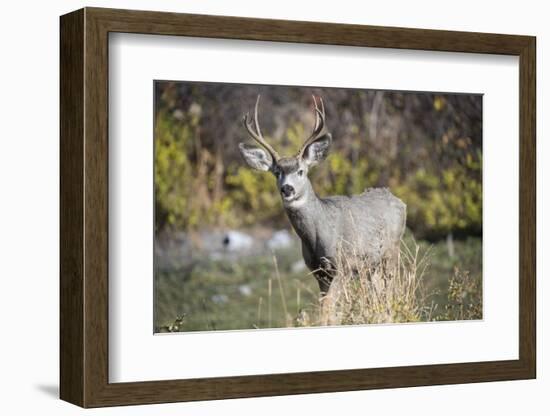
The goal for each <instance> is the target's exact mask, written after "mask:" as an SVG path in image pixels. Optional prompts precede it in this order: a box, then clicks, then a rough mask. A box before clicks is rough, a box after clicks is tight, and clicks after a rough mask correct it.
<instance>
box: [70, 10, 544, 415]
mask: <svg viewBox="0 0 550 416" xmlns="http://www.w3.org/2000/svg"><path fill="white" fill-rule="evenodd" d="M60 29H61V44H60V47H61V50H60V55H61V60H60V64H61V92H60V94H61V95H60V101H61V104H60V105H61V120H60V125H61V128H60V129H61V155H60V160H61V178H60V187H61V200H60V204H61V213H60V217H61V218H60V222H61V229H60V233H61V242H60V245H61V246H60V262H61V267H60V279H61V283H60V380H61V381H60V384H61V385H60V396H61V399H63V400H66V401H68V402H71V403H74V404H77V405H79V406H82V407H100V406H114V405H130V404H146V403H163V402H178V401H191V400H212V399H226V398H237V397H257V396H270V395H287V394H303V393H321V392H337V391H351V390H363V389H378V388H396V387H409V386H424V385H439V384H453V383H474V382H486V381H498V380H518V379H529V378H535V376H536V333H535V330H536V329H535V328H536V326H535V319H536V317H535V311H536V305H535V298H536V296H535V293H536V291H535V282H536V276H535V264H536V259H535V252H536V250H535V249H536V227H535V221H536V207H535V205H536V204H535V202H536V190H535V188H536V186H535V185H536V183H535V180H536V178H535V171H536V169H535V161H536V150H535V107H536V97H535V91H536V90H535V51H536V47H535V38H534V37H530V36H516V35H500V34H485V33H467V32H451V31H438V30H420V29H403V28H390V27H375V26H360V25H343V24H327V23H314V22H297V21H283V20H264V19H252V18H240V17H222V16H206V15H189V14H176V13H164V12H147V11H130V10H113V9H100V8H85V9H81V10H78V11H75V12H72V13H69V14H67V15H64V16H62V17H61V20H60ZM110 32H126V33H141V34H152V35H153V34H154V35H173V36H191V37H205V38H224V39H241V40H263V41H277V42H298V43H311V44H330V45H347V46H368V47H380V48H397V49H416V50H430V51H447V52H468V53H482V54H502V55H515V56H518V57H519V67H520V80H519V85H520V93H519V104H520V105H519V109H518V111H519V114H520V116H519V119H520V132H519V133H520V146H519V149H518V150H519V154H520V188H519V195H520V207H519V208H520V224H519V230H520V231H519V235H520V252H519V261H520V267H519V271H518V273H519V311H520V314H519V359H518V360H507V361H491V362H472V363H460V364H443V365H441V364H437V365H415V366H406V367H390V368H366V369H354V370H338V371H319V372H307V373H288V374H265V375H253V376H237V377H220V378H203V379H181V380H170V381H146V382H132V383H109V379H108V360H109V354H108V299H109V298H108V286H109V285H108V282H109V280H108V279H109V276H108V223H109V215H108V172H109V166H108V140H109V139H108V79H109V77H108V65H109V62H108V34H109V33H110Z"/></svg>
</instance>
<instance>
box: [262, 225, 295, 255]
mask: <svg viewBox="0 0 550 416" xmlns="http://www.w3.org/2000/svg"><path fill="white" fill-rule="evenodd" d="M292 241H293V239H292V235H291V234H290V232H288V231H287V230H279V231H275V232H274V233H273V236H272V237H271V238H270V239H269V240H267V246H268V247H269V248H270V249H271V250H280V249H283V248H288V247H290V246H292Z"/></svg>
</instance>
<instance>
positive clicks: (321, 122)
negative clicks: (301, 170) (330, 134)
mask: <svg viewBox="0 0 550 416" xmlns="http://www.w3.org/2000/svg"><path fill="white" fill-rule="evenodd" d="M312 97H313V106H314V109H315V125H314V126H313V132H312V133H311V136H309V138H308V139H307V140H306V141H305V142H304V144H303V145H302V148H301V149H300V151H299V152H298V154H297V157H299V158H300V157H302V156H303V155H304V152H305V150H306V148H307V147H308V146H309V145H310V144H311V143H313V142H314V141H315V140H317V139H318V138H319V137H320V136H321V135H322V134H323V133H324V129H325V105H324V104H323V99H322V98H321V97H319V103H320V104H321V108H319V107H318V106H317V99H316V98H315V95H312Z"/></svg>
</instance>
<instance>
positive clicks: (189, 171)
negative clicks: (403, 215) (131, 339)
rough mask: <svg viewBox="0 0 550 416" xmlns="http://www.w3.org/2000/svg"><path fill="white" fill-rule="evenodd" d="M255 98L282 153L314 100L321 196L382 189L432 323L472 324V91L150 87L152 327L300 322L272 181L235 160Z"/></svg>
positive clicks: (477, 173) (304, 273) (475, 253)
mask: <svg viewBox="0 0 550 416" xmlns="http://www.w3.org/2000/svg"><path fill="white" fill-rule="evenodd" d="M257 94H261V95H262V98H261V102H260V109H259V119H260V125H261V128H262V133H263V134H264V136H265V137H266V138H267V139H268V140H269V141H270V143H271V144H272V145H273V146H274V147H275V148H276V149H277V150H278V151H279V153H281V154H282V155H291V154H294V153H295V152H296V151H297V150H298V148H299V147H300V145H301V143H302V142H303V140H304V139H305V138H306V137H307V136H308V135H309V133H310V131H311V128H312V125H313V123H314V113H313V101H312V98H311V95H312V94H315V95H316V96H321V97H322V98H323V100H324V103H325V107H326V116H327V121H326V122H327V127H328V130H329V131H330V132H331V133H332V135H333V146H332V150H331V153H330V154H329V157H328V158H327V160H326V161H325V162H324V163H321V164H320V165H318V166H317V167H315V168H314V169H313V170H312V171H311V173H310V178H311V180H312V183H313V187H314V189H315V190H316V192H317V193H318V195H319V196H328V195H334V194H342V195H352V194H357V193H361V192H362V191H363V190H364V189H365V188H367V187H371V186H385V187H389V188H390V189H391V191H392V192H393V193H394V194H395V195H397V196H398V197H400V198H401V199H402V200H403V201H404V202H405V203H406V204H407V214H408V215H407V233H406V240H407V239H408V240H413V239H414V240H415V241H416V242H417V243H418V245H419V247H420V249H421V250H422V251H424V252H426V253H427V252H429V253H428V254H427V256H429V263H430V267H429V268H427V269H426V273H425V276H424V289H425V291H426V293H427V295H426V299H427V302H429V304H430V307H431V308H432V309H433V312H432V313H431V315H430V316H431V319H434V320H455V319H479V318H481V309H482V305H481V299H482V293H481V287H482V284H481V278H482V276H481V270H482V267H481V262H482V251H481V234H482V96H481V95H475V94H447V93H424V92H399V91H380V90H355V89H340V88H308V87H286V86H258V85H241V84H218V83H191V82H170V81H157V82H155V332H166V331H190V330H219V329H222V330H223V329H250V328H266V327H268V328H272V327H288V326H304V324H305V325H307V322H304V321H307V316H308V314H307V312H308V310H310V309H311V308H314V307H315V305H316V304H317V302H318V300H317V298H318V292H319V291H318V286H317V283H316V281H315V279H314V278H313V276H311V275H308V273H309V271H308V270H307V269H306V267H305V265H304V264H303V261H302V257H301V250H300V242H299V239H298V237H297V236H296V235H295V233H294V231H293V230H292V228H291V227H290V224H289V222H288V220H287V219H286V215H285V212H284V210H283V208H282V204H281V201H280V197H279V193H278V191H277V189H276V186H275V179H274V177H273V176H272V175H271V174H270V173H264V172H258V171H253V170H251V169H249V168H248V167H247V166H246V165H245V163H244V161H243V160H242V158H241V156H240V154H239V152H238V147H237V145H238V143H239V142H248V143H252V140H251V139H249V138H248V136H247V133H246V130H245V128H244V127H243V124H242V118H243V115H244V114H245V113H247V112H250V113H252V112H253V109H254V104H255V101H256V97H257ZM457 270H460V271H461V273H460V274H457ZM457 276H462V277H460V278H458V280H457Z"/></svg>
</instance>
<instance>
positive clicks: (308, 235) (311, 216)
mask: <svg viewBox="0 0 550 416" xmlns="http://www.w3.org/2000/svg"><path fill="white" fill-rule="evenodd" d="M302 198H303V200H300V201H299V203H297V204H292V205H287V206H285V211H286V214H287V216H288V219H289V220H290V223H291V224H292V227H294V230H295V231H296V233H297V234H298V236H299V237H300V239H301V240H302V241H303V242H304V243H306V244H307V245H308V247H309V248H310V249H314V247H315V242H316V241H317V230H318V227H319V224H320V221H321V218H322V215H321V210H322V205H321V200H320V199H319V197H318V196H317V195H316V194H315V191H313V188H312V186H311V184H309V186H308V187H307V188H306V192H305V193H304V196H303V197H302Z"/></svg>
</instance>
